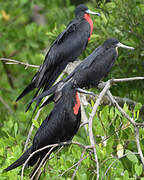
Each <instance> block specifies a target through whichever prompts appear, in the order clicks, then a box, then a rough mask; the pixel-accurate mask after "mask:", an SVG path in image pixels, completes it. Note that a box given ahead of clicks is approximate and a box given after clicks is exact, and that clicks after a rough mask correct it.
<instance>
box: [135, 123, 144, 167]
mask: <svg viewBox="0 0 144 180" xmlns="http://www.w3.org/2000/svg"><path fill="white" fill-rule="evenodd" d="M135 139H136V145H137V149H138V153H139V155H140V159H141V162H142V165H143V170H144V156H143V153H142V150H141V146H140V140H139V128H138V127H136V126H135Z"/></svg>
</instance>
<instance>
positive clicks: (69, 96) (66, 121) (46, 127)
mask: <svg viewBox="0 0 144 180" xmlns="http://www.w3.org/2000/svg"><path fill="white" fill-rule="evenodd" d="M50 101H54V102H55V105H54V109H53V110H52V112H51V113H50V115H49V116H48V117H46V119H45V120H44V121H43V123H42V124H41V126H40V128H39V129H38V131H37V132H36V135H35V137H34V139H33V143H32V146H31V147H30V148H29V149H28V150H27V151H26V152H24V154H23V155H22V156H21V157H20V158H19V159H18V160H17V161H15V162H14V163H13V164H11V165H10V166H9V167H8V168H6V169H5V171H10V170H12V169H14V168H16V167H18V166H20V165H22V164H23V163H24V162H25V161H26V159H27V158H28V157H29V155H30V154H31V153H32V152H34V151H36V150H38V149H39V148H42V147H44V146H46V145H50V144H55V143H60V142H65V141H70V140H72V138H73V136H74V135H75V134H76V132H77V130H78V128H79V126H80V120H81V110H80V100H79V97H78V94H77V91H76V89H75V88H74V87H73V84H68V85H67V86H65V87H64V88H63V89H62V91H60V92H59V93H56V94H55V95H53V98H51V100H50ZM49 150H50V149H46V150H43V151H41V152H38V153H37V154H35V155H34V156H33V157H31V159H30V161H29V162H28V165H29V166H33V165H34V164H35V163H36V162H37V161H38V159H39V158H40V161H39V163H40V162H41V160H42V159H43V157H44V156H45V155H46V153H47V152H48V151H49Z"/></svg>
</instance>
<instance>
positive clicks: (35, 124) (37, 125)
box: [32, 119, 40, 128]
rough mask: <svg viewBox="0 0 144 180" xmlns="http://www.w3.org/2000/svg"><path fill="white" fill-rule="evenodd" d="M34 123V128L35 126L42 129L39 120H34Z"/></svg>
mask: <svg viewBox="0 0 144 180" xmlns="http://www.w3.org/2000/svg"><path fill="white" fill-rule="evenodd" d="M32 122H33V123H34V126H35V127H36V128H39V127H40V125H39V123H38V121H37V120H35V119H32Z"/></svg>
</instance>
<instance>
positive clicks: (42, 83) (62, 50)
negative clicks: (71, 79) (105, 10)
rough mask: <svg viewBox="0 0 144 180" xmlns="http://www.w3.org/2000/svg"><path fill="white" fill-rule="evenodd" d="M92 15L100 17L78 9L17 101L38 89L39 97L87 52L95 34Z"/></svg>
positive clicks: (84, 9) (83, 7)
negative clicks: (67, 66) (65, 69)
mask: <svg viewBox="0 0 144 180" xmlns="http://www.w3.org/2000/svg"><path fill="white" fill-rule="evenodd" d="M90 14H93V15H98V16H99V15H100V14H99V13H96V12H92V11H90V10H89V9H88V7H87V6H85V5H83V4H80V5H78V6H77V7H76V9H75V16H76V18H75V19H74V20H72V21H71V22H70V23H69V24H68V26H67V28H66V29H65V30H64V31H63V32H62V33H61V34H59V35H58V37H57V38H56V40H55V41H54V42H53V44H52V45H51V47H50V48H49V50H48V52H47V54H46V56H45V59H44V62H43V64H42V65H41V66H40V68H39V70H38V71H37V73H36V74H35V75H34V77H33V78H32V80H31V82H30V84H29V85H28V86H27V87H26V88H25V89H24V90H23V92H22V93H21V94H20V95H19V96H18V98H17V99H16V101H18V100H19V99H21V98H22V97H23V96H25V95H26V94H28V93H29V92H30V91H32V90H34V89H35V88H37V91H36V93H35V95H34V97H36V96H37V95H38V93H39V91H40V90H41V89H42V90H46V89H49V88H50V87H51V86H52V85H53V83H54V82H55V80H56V79H57V77H58V76H59V75H60V73H61V72H62V71H63V70H64V68H65V67H66V65H67V64H68V63H69V62H73V61H75V60H76V58H77V57H78V56H80V54H81V53H82V52H83V51H84V50H85V48H86V46H87V43H88V40H90V36H91V34H92V32H93V21H92V19H91V18H90ZM28 108H29V106H28Z"/></svg>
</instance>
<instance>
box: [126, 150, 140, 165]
mask: <svg viewBox="0 0 144 180" xmlns="http://www.w3.org/2000/svg"><path fill="white" fill-rule="evenodd" d="M125 154H128V155H127V156H126V157H127V158H128V159H129V160H130V161H131V162H133V163H138V158H137V157H136V155H135V154H133V152H132V151H130V150H126V151H125Z"/></svg>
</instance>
